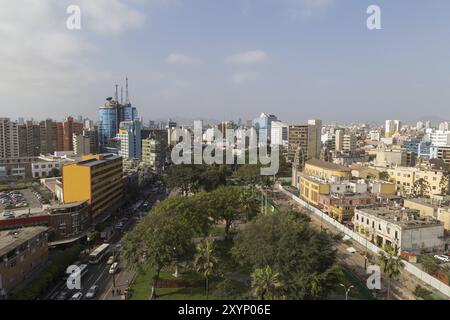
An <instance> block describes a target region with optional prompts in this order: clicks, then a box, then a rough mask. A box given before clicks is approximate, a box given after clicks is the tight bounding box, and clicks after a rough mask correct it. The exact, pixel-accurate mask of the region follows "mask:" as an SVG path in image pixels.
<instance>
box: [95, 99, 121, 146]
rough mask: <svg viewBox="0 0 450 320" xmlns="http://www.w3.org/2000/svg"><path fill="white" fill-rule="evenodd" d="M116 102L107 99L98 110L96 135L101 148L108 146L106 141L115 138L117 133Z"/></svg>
mask: <svg viewBox="0 0 450 320" xmlns="http://www.w3.org/2000/svg"><path fill="white" fill-rule="evenodd" d="M117 105H118V104H117V101H115V100H113V99H112V98H108V99H107V101H106V103H105V105H104V106H101V107H100V108H99V109H98V119H99V123H98V133H99V143H100V146H101V147H104V146H106V145H107V144H108V140H110V139H113V138H115V137H116V134H117V131H118V122H117Z"/></svg>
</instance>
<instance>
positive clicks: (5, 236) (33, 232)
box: [0, 227, 48, 256]
mask: <svg viewBox="0 0 450 320" xmlns="http://www.w3.org/2000/svg"><path fill="white" fill-rule="evenodd" d="M47 230H48V228H47V227H29V228H22V229H16V230H9V231H0V256H3V255H5V254H7V253H8V252H10V251H11V250H14V249H15V248H17V247H18V246H21V245H22V244H24V243H26V242H27V241H28V240H30V239H32V238H34V237H35V236H37V235H38V234H41V233H42V232H45V231H47Z"/></svg>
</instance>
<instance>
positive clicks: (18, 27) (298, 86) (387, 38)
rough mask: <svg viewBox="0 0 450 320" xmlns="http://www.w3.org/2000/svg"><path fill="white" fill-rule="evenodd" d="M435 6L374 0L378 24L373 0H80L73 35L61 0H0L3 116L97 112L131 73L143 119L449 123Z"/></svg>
mask: <svg viewBox="0 0 450 320" xmlns="http://www.w3.org/2000/svg"><path fill="white" fill-rule="evenodd" d="M438 2H439V3H438V4H436V2H434V4H432V5H431V4H427V3H424V2H419V1H397V2H396V3H392V2H391V3H389V2H388V1H377V5H379V6H380V8H381V13H382V15H381V17H382V29H381V30H373V31H370V30H368V29H367V27H366V19H367V17H368V15H367V14H366V9H367V7H368V5H370V4H372V2H370V1H358V2H356V1H348V2H346V3H339V2H338V1H335V0H321V1H309V0H298V1H296V0H286V1H273V0H264V1H258V2H255V1H249V0H247V1H245V0H240V1H238V0H235V1H227V2H226V3H210V2H207V1H196V2H191V1H181V0H170V1H168V0H155V1H152V2H151V3H149V4H146V3H144V2H141V1H121V0H115V1H95V2H91V1H78V2H77V4H78V5H79V6H80V8H81V10H82V12H81V13H82V15H81V27H82V28H81V30H73V31H71V30H68V29H67V28H66V24H65V22H66V19H67V17H68V16H69V15H68V14H67V13H66V8H67V6H68V5H69V4H71V3H69V1H58V2H56V1H46V2H45V3H43V4H39V5H37V4H35V3H33V1H24V0H22V1H14V2H11V3H5V4H4V5H3V6H2V7H3V8H2V9H3V10H2V12H1V13H0V35H1V36H2V39H4V44H3V45H2V48H1V49H0V58H1V59H0V61H2V62H0V64H1V69H2V73H3V76H2V78H1V79H0V93H1V94H2V96H3V97H4V98H5V101H7V102H6V103H4V104H3V105H2V116H7V117H11V118H16V117H25V118H31V117H33V118H36V119H38V118H39V119H40V117H42V115H43V114H44V115H46V116H45V117H52V118H56V119H62V118H64V117H66V116H67V115H69V114H72V115H74V116H76V115H78V114H82V115H86V116H87V117H89V118H91V119H96V113H97V109H98V107H99V106H101V105H102V104H103V103H104V100H105V98H106V97H109V96H114V85H115V84H116V83H117V84H119V85H122V86H124V83H123V82H124V79H125V77H126V76H128V77H129V78H130V97H131V98H130V99H131V102H132V104H133V105H134V106H135V107H137V108H138V109H139V110H141V112H140V116H143V117H144V119H147V120H148V119H152V120H153V119H156V120H158V119H165V118H166V119H167V118H170V117H175V116H180V117H184V116H186V115H187V114H188V115H189V117H192V118H193V119H195V118H210V119H211V118H212V119H217V120H225V119H226V120H229V119H234V120H237V119H238V118H242V119H252V118H254V117H255V116H256V115H257V114H259V112H260V111H261V110H264V111H265V112H267V113H274V114H277V115H278V117H279V118H280V119H282V120H285V119H289V120H290V121H289V122H292V123H294V122H300V121H305V120H307V119H313V118H318V119H322V120H323V121H324V122H331V121H339V122H346V123H349V122H357V121H365V122H372V121H373V122H380V123H381V122H382V121H384V119H402V120H403V121H404V122H409V121H411V122H414V121H416V120H419V119H425V118H439V120H437V121H441V120H446V119H448V118H450V114H449V112H448V101H449V100H450V94H449V93H448V90H446V87H447V86H448V85H449V84H450V83H449V82H450V79H449V77H448V74H450V73H449V72H448V71H449V70H448V69H449V65H448V62H447V61H446V59H445V58H446V56H447V54H446V53H447V52H448V50H449V49H450V48H449V44H448V41H445V40H446V36H445V33H444V31H445V30H446V29H448V24H449V22H448V19H447V16H446V14H445V12H446V11H447V10H446V8H450V4H448V3H447V2H445V1H438ZM24 7H26V8H27V10H23V8H24ZM408 9H410V10H409V11H408ZM174 21H176V23H174ZM410 21H414V23H411V22H410ZM207 26H210V27H207ZM181 30H182V31H181ZM18 38H19V39H23V41H19V42H18V41H16V39H18ZM56 43H57V44H58V45H55V44H56ZM212 43H213V44H214V45H211V44H212ZM285 121H286V120H285Z"/></svg>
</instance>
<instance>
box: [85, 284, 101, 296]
mask: <svg viewBox="0 0 450 320" xmlns="http://www.w3.org/2000/svg"><path fill="white" fill-rule="evenodd" d="M97 291H98V285H93V286H92V287H90V288H89V290H88V292H87V293H86V299H92V298H94V297H95V295H96V294H97Z"/></svg>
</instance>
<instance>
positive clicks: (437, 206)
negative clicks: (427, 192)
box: [404, 198, 450, 232]
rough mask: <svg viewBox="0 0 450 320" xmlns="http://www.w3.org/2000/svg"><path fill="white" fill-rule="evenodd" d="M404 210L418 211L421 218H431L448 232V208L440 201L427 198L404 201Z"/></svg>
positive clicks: (449, 221) (449, 225)
mask: <svg viewBox="0 0 450 320" xmlns="http://www.w3.org/2000/svg"><path fill="white" fill-rule="evenodd" d="M404 206H405V208H409V209H415V210H419V212H420V215H421V216H425V217H432V218H434V219H437V220H439V221H440V222H442V224H443V225H444V229H445V230H446V231H447V232H450V206H449V203H448V202H446V203H445V204H444V203H442V202H441V201H433V200H432V199H428V198H414V199H405V200H404Z"/></svg>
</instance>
